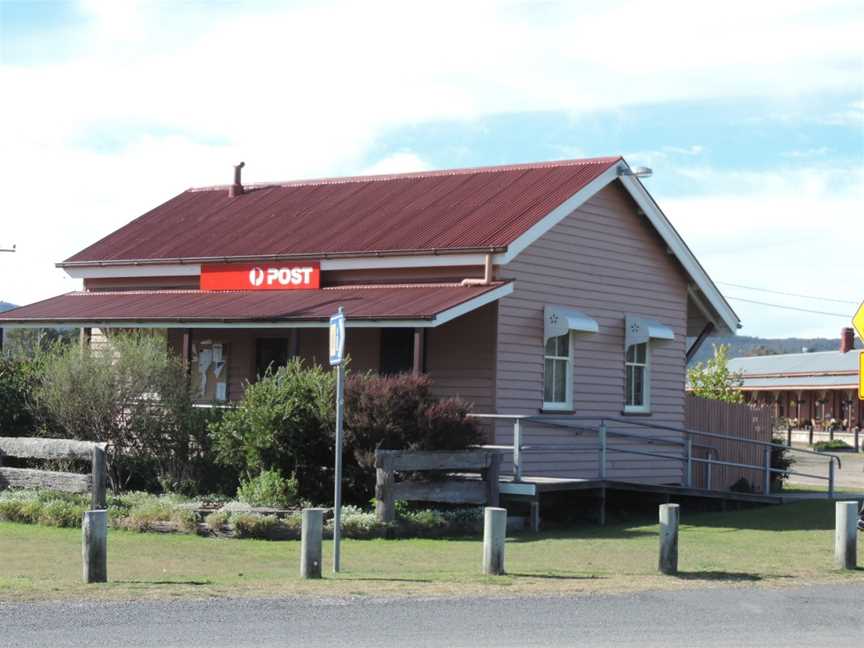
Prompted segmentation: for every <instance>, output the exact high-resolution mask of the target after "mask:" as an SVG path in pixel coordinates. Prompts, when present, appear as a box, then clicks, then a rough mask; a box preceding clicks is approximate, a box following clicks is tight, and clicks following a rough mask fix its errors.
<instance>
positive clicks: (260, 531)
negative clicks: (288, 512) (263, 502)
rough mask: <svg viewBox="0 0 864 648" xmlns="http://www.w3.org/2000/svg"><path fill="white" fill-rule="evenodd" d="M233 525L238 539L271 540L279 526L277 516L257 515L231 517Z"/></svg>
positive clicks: (248, 514) (239, 514)
mask: <svg viewBox="0 0 864 648" xmlns="http://www.w3.org/2000/svg"><path fill="white" fill-rule="evenodd" d="M231 524H232V525H233V526H234V532H235V533H236V534H237V537H238V538H260V539H264V540H268V539H270V537H271V536H272V535H273V532H274V531H275V529H276V527H277V526H278V525H279V520H278V519H277V518H276V516H275V515H257V514H255V513H236V514H234V515H232V516H231Z"/></svg>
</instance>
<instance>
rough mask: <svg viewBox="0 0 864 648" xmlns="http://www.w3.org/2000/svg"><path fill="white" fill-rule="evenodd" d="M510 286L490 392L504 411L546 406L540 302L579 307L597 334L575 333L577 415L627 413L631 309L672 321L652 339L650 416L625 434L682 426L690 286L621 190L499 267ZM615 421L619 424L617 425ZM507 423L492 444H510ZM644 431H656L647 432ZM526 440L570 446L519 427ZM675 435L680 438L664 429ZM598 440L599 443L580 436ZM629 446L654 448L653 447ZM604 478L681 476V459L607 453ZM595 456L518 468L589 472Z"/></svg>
mask: <svg viewBox="0 0 864 648" xmlns="http://www.w3.org/2000/svg"><path fill="white" fill-rule="evenodd" d="M499 274H500V278H506V279H514V280H515V281H516V289H515V291H514V293H513V294H512V295H509V296H507V297H505V298H503V299H502V300H500V302H499V307H498V312H499V317H498V330H497V343H498V361H497V369H496V385H495V398H496V404H497V411H498V413H500V414H537V413H538V412H541V411H542V407H543V391H542V390H543V371H544V359H543V349H544V340H543V307H544V306H545V305H546V304H555V305H561V306H566V307H570V308H574V309H577V310H580V311H582V312H584V313H585V314H587V315H588V316H589V317H591V318H593V319H595V320H596V321H597V322H598V324H599V332H598V333H593V334H591V333H574V334H573V338H572V350H573V351H572V353H573V412H572V413H573V414H575V415H576V416H591V417H603V416H616V417H621V416H622V412H623V410H624V318H625V316H626V315H627V314H628V313H630V314H633V315H640V316H643V317H648V318H651V319H654V320H657V321H658V322H660V323H662V324H665V325H666V326H668V327H670V328H671V329H672V330H673V331H674V333H675V339H674V340H673V341H668V342H667V341H664V342H657V341H655V342H652V344H651V349H650V354H651V373H650V383H651V387H650V393H651V414H650V415H649V416H638V417H637V416H633V417H628V420H632V421H633V422H634V425H632V426H630V425H627V426H623V427H622V431H624V430H625V429H626V431H629V432H639V433H644V434H649V432H647V431H645V430H644V429H642V431H641V432H640V428H639V427H638V423H639V422H640V421H647V422H652V423H663V424H669V425H674V426H682V425H683V424H684V381H685V375H684V374H685V361H684V355H685V341H686V327H687V292H686V289H687V282H686V279H685V275H684V273H683V271H682V270H681V269H680V268H679V267H678V265H677V263H676V262H675V260H674V258H673V257H672V256H671V255H669V254H668V253H667V251H666V246H665V245H664V244H663V242H662V241H661V240H660V239H659V237H658V236H657V235H656V233H655V232H654V231H653V229H651V227H650V226H649V225H648V223H647V222H646V221H645V219H644V218H643V217H642V216H640V215H639V214H638V213H637V210H636V207H635V205H634V203H633V202H632V200H631V199H630V198H629V196H628V195H627V194H626V193H625V192H624V190H623V189H622V188H621V187H620V186H618V185H617V183H615V184H612V185H610V186H608V187H606V188H605V189H603V190H601V191H600V192H598V193H597V194H596V195H595V196H594V197H592V198H591V199H590V200H589V201H588V202H587V203H585V204H584V205H583V206H582V207H580V208H578V209H577V210H575V211H574V212H573V213H572V214H570V215H569V216H568V217H566V218H565V219H564V220H563V221H562V222H560V223H559V224H558V225H556V226H555V227H554V228H553V229H552V230H550V231H549V232H548V233H547V234H546V235H544V236H542V237H541V238H540V239H538V240H537V241H536V242H534V243H533V244H532V245H531V246H529V247H528V249H526V250H525V251H524V252H523V253H522V254H520V255H519V256H518V257H517V258H516V259H515V260H514V261H512V262H511V263H510V264H509V265H507V266H504V267H503V268H501V270H500V273H499ZM619 427H621V426H619ZM511 430H512V427H511V426H510V425H499V426H498V428H497V431H496V442H498V443H505V444H506V443H511V442H512V431H511ZM650 434H654V435H656V434H658V433H657V432H656V431H655V432H650ZM525 435H526V436H525V443H531V442H532V441H533V442H548V443H570V442H572V441H573V435H572V433H567V432H564V431H560V430H559V431H555V430H554V429H551V428H548V427H542V428H540V427H536V426H534V427H532V428H530V429H527V430H526V431H525ZM669 436H670V437H671V438H673V439H678V438H680V437H679V436H678V434H677V433H670V434H669ZM579 442H580V443H588V444H589V445H590V443H596V441H590V442H589V441H584V440H581V441H579ZM634 449H645V450H648V451H655V452H656V451H657V448H656V447H652V446H647V445H643V446H637V447H635V448H634ZM609 460H610V464H609V465H610V470H609V478H610V479H631V480H632V479H638V480H640V481H649V482H656V483H669V482H680V481H681V476H682V465H681V463H680V462H677V461H670V460H663V459H655V458H651V457H639V456H636V455H623V454H614V453H613V454H612V455H610V457H609ZM597 471H598V462H597V456H596V455H595V454H591V453H582V454H576V453H563V452H562V453H544V454H532V453H530V452H528V453H526V454H525V456H524V474H526V475H549V476H559V477H564V476H573V477H594V476H596V474H597Z"/></svg>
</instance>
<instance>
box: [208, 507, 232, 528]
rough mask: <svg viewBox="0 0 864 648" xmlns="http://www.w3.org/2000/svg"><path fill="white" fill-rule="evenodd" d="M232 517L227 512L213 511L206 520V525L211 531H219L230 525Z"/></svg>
mask: <svg viewBox="0 0 864 648" xmlns="http://www.w3.org/2000/svg"><path fill="white" fill-rule="evenodd" d="M230 517H231V515H230V514H229V513H228V512H227V511H213V512H212V513H210V514H209V515H208V516H207V517H206V518H204V524H206V525H207V528H208V529H210V530H211V531H219V530H220V529H221V528H222V527H224V526H225V525H226V524H228V520H229V518H230Z"/></svg>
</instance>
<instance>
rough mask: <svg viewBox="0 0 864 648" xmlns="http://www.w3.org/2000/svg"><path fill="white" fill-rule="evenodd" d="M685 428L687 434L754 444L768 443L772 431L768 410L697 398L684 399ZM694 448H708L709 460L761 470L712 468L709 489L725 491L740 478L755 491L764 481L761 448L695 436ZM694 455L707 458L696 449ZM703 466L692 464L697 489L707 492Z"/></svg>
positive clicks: (771, 417) (748, 444)
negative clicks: (725, 436)
mask: <svg viewBox="0 0 864 648" xmlns="http://www.w3.org/2000/svg"><path fill="white" fill-rule="evenodd" d="M685 426H686V427H687V429H689V430H699V431H702V432H713V433H715V434H725V435H728V436H734V437H737V438H740V439H750V440H753V441H771V431H772V430H773V428H774V421H773V416H772V414H771V410H770V408H769V407H751V406H750V405H744V404H734V403H726V402H723V401H715V400H708V399H705V398H699V397H697V396H690V395H688V396H687V400H686V408H685ZM693 441H694V443H696V444H700V445H704V446H710V447H711V448H713V449H714V451H715V453H712V456H711V458H713V459H718V460H720V461H733V462H735V463H742V464H750V465H753V466H760V468H759V469H751V468H736V467H733V466H716V465H715V466H712V468H711V473H712V474H711V485H710V487H711V488H713V489H718V490H728V489H729V488H730V487H731V486H732V484H734V483H735V482H737V481H738V480H739V479H741V478H742V477H743V478H745V479H746V480H747V481H749V482H750V484H752V485H754V486H755V487H756V488H757V489H761V487H760V485H761V484H762V483H763V481H764V472H763V469H762V468H761V466H763V465H764V450H763V447H762V446H759V445H755V444H751V443H738V442H736V441H732V440H731V439H715V438H712V437H707V436H700V435H695V436H694V437H693ZM694 455H695V456H698V457H699V458H707V451H706V450H704V449H698V450H697V451H694ZM707 472H708V471H707V467H706V464H703V463H700V462H696V463H695V464H694V470H693V476H694V484H695V485H696V486H697V487H699V488H707V487H708V483H707Z"/></svg>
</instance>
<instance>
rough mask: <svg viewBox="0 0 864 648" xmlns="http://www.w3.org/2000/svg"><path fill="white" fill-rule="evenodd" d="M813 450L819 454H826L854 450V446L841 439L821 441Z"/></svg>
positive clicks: (814, 445)
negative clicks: (828, 451) (830, 451)
mask: <svg viewBox="0 0 864 648" xmlns="http://www.w3.org/2000/svg"><path fill="white" fill-rule="evenodd" d="M813 449H814V450H816V451H817V452H825V451H826V450H852V446H851V445H849V444H848V443H846V442H845V441H843V440H841V439H834V440H833V441H820V442H819V443H815V444H813Z"/></svg>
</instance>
